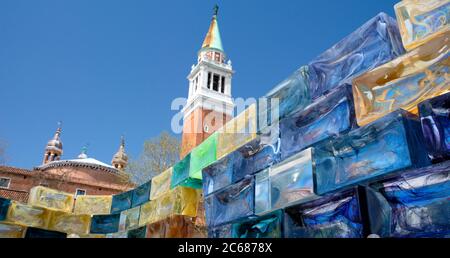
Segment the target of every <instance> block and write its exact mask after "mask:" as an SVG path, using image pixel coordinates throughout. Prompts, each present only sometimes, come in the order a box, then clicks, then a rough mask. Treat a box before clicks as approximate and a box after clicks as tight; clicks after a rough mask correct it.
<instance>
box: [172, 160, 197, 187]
mask: <svg viewBox="0 0 450 258" xmlns="http://www.w3.org/2000/svg"><path fill="white" fill-rule="evenodd" d="M190 166H191V153H189V154H188V155H186V157H184V159H182V160H181V161H179V162H178V163H177V164H175V166H173V172H172V179H171V181H170V189H173V188H175V187H177V186H184V187H189V188H196V189H201V188H202V180H201V179H195V178H192V177H190V174H189V171H190Z"/></svg>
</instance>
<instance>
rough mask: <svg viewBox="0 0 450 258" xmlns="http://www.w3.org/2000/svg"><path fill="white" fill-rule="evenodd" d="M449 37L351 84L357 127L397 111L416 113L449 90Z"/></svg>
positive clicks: (446, 34) (431, 42)
mask: <svg viewBox="0 0 450 258" xmlns="http://www.w3.org/2000/svg"><path fill="white" fill-rule="evenodd" d="M449 36H450V32H447V33H445V34H441V35H439V36H438V37H436V38H435V39H433V40H432V41H430V42H428V43H427V44H425V45H422V46H420V47H418V48H416V49H414V50H412V51H411V52H409V53H407V54H405V55H404V56H401V57H399V58H397V59H395V60H393V61H391V62H389V63H387V64H385V65H382V66H380V67H378V68H376V69H374V70H372V71H370V72H367V73H365V74H363V75H361V76H359V77H357V78H355V79H354V80H353V97H354V101H355V113H356V119H357V122H358V125H360V126H364V125H366V124H369V123H371V122H373V121H375V120H377V119H379V118H381V117H383V116H385V115H387V114H389V113H391V112H393V111H395V110H397V109H400V108H401V109H404V110H407V111H409V112H411V113H413V114H417V113H418V109H417V105H418V104H419V103H420V102H422V101H424V100H426V99H429V98H432V97H435V96H439V95H441V94H444V93H446V92H448V91H449V90H450V83H449V75H448V74H449V71H448V70H449V63H450V60H449Z"/></svg>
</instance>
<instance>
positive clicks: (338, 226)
mask: <svg viewBox="0 0 450 258" xmlns="http://www.w3.org/2000/svg"><path fill="white" fill-rule="evenodd" d="M284 232H285V237H286V238H361V237H363V236H364V225H363V219H362V216H361V208H360V202H359V197H358V194H357V191H356V189H351V190H347V191H344V192H341V193H337V194H334V195H329V196H326V197H322V198H320V199H318V200H314V201H311V202H308V203H304V204H299V205H296V206H292V207H289V208H286V209H285V218H284Z"/></svg>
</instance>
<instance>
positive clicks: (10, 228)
mask: <svg viewBox="0 0 450 258" xmlns="http://www.w3.org/2000/svg"><path fill="white" fill-rule="evenodd" d="M25 229H26V228H25V227H23V226H19V225H11V224H4V223H0V238H23V236H24V233H25Z"/></svg>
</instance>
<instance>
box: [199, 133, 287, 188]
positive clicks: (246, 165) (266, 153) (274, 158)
mask: <svg viewBox="0 0 450 258" xmlns="http://www.w3.org/2000/svg"><path fill="white" fill-rule="evenodd" d="M272 127H273V126H272ZM273 132H276V133H275V135H272V136H269V135H268V134H265V135H260V136H258V137H257V138H256V139H254V140H252V141H250V142H248V143H247V144H245V145H243V146H242V147H240V148H239V149H238V150H236V151H234V152H232V153H230V154H229V155H227V156H225V157H224V158H222V159H220V160H218V161H216V162H215V163H213V164H212V165H210V166H208V167H206V168H205V169H203V171H202V172H203V193H204V195H205V196H207V195H209V194H211V193H213V192H215V191H218V190H220V189H222V188H224V187H225V186H228V185H231V184H233V183H236V182H238V181H239V180H242V179H243V178H244V177H245V176H247V175H252V174H255V173H257V172H259V171H261V170H264V169H265V168H267V167H269V166H271V165H273V164H276V163H277V162H278V161H279V160H280V157H281V155H280V151H279V139H278V130H275V131H273Z"/></svg>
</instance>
